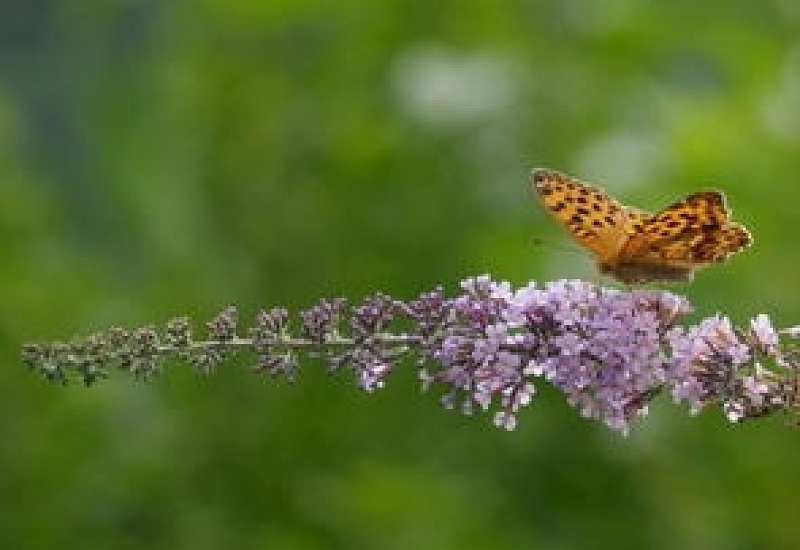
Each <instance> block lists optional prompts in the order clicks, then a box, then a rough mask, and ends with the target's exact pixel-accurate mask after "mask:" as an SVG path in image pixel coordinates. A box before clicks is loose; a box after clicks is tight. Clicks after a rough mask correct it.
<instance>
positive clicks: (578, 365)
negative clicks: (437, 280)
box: [23, 276, 800, 434]
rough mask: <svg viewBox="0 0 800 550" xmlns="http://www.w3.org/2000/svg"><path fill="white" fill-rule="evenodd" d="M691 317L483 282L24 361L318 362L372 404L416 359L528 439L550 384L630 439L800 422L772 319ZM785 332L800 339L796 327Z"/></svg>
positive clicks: (556, 287)
mask: <svg viewBox="0 0 800 550" xmlns="http://www.w3.org/2000/svg"><path fill="white" fill-rule="evenodd" d="M690 311H691V307H690V305H689V303H688V302H687V300H686V299H685V298H683V297H681V296H678V295H675V294H672V293H669V292H664V291H654V290H632V291H622V290H617V289H612V288H605V287H601V286H598V285H594V284H591V283H587V282H583V281H570V280H565V281H554V282H549V283H546V284H543V285H539V284H536V283H529V284H528V285H527V286H524V287H521V288H518V289H513V288H512V287H511V285H510V284H508V283H505V282H497V281H494V280H492V279H490V278H489V277H488V276H481V277H475V278H471V279H467V280H465V281H463V282H462V283H461V291H460V293H459V294H458V295H456V296H455V297H451V298H448V297H447V296H446V295H445V292H444V290H443V289H442V288H441V287H437V288H435V289H434V290H432V291H430V292H426V293H423V294H421V295H420V296H419V297H418V298H416V299H414V300H410V301H408V302H403V301H399V300H395V299H393V298H391V297H389V296H387V295H385V294H382V293H376V294H374V295H372V296H370V297H368V298H366V299H365V300H364V301H362V302H361V303H360V304H357V305H352V306H351V305H348V304H347V303H346V301H345V300H344V299H341V298H337V299H323V300H320V301H319V302H318V303H317V304H316V305H314V306H312V307H310V308H308V309H306V310H304V311H301V312H300V313H299V315H297V316H292V315H290V314H289V312H288V311H287V310H286V309H283V308H280V307H278V308H273V309H269V310H262V311H261V312H260V313H259V314H258V315H257V316H256V320H255V323H254V325H253V326H252V327H251V328H249V329H248V331H247V337H246V338H242V337H239V335H238V313H237V310H236V308H235V307H229V308H226V309H225V310H223V311H222V312H221V313H220V314H219V315H217V316H216V317H215V318H214V319H213V320H212V321H211V322H210V323H208V324H207V325H206V328H207V335H208V339H207V340H205V341H196V340H195V339H194V337H193V334H192V331H191V325H190V322H189V320H188V318H185V317H180V318H176V319H173V320H172V321H170V322H169V323H167V325H166V330H165V331H164V335H163V340H162V339H161V338H162V337H161V336H160V335H159V332H158V331H157V330H156V329H155V327H144V328H142V329H136V330H133V331H127V330H124V329H111V330H108V331H106V332H103V333H98V334H96V335H92V336H90V337H88V338H85V339H83V340H77V341H75V342H68V343H64V342H55V343H49V344H30V345H28V346H26V347H25V349H24V350H23V360H24V361H25V363H26V364H28V365H29V366H30V367H31V368H32V369H34V370H36V371H37V372H39V373H40V374H42V375H43V376H45V377H46V378H48V379H50V380H53V381H58V382H66V381H67V380H68V378H69V376H70V374H77V375H78V376H80V377H81V379H82V380H83V381H84V382H85V383H86V384H93V383H94V382H96V381H97V380H100V379H102V378H105V377H106V376H107V374H108V370H107V367H108V366H109V365H117V366H118V367H119V368H121V369H123V370H126V371H128V372H132V373H133V374H135V375H137V376H142V377H149V376H150V375H152V374H156V373H158V372H160V370H161V368H162V360H163V358H164V357H166V356H169V355H173V356H175V355H176V356H177V357H178V358H180V359H182V360H183V361H185V362H188V363H189V364H191V365H193V366H194V367H195V368H196V369H197V370H198V372H201V373H204V374H210V373H211V372H213V370H214V367H216V365H218V364H220V363H221V362H222V361H225V360H228V359H230V358H232V357H234V356H235V355H236V354H237V352H238V351H241V350H249V351H251V352H252V353H254V354H255V355H256V358H257V364H256V365H255V367H254V370H257V371H259V372H263V373H266V374H269V375H272V376H274V377H283V378H285V379H287V380H289V381H293V380H294V379H295V378H296V376H297V372H298V368H299V365H300V360H301V359H302V358H303V357H316V358H319V359H321V360H322V361H324V362H325V363H326V364H327V366H328V370H329V372H332V373H333V372H338V371H341V370H343V369H347V370H348V371H349V372H351V373H352V374H353V377H354V380H355V383H356V385H357V386H358V387H359V388H360V389H362V390H364V391H367V392H373V391H376V390H378V389H380V388H383V387H384V386H385V384H386V381H387V380H388V378H389V376H390V375H391V374H392V373H393V372H394V371H395V369H396V368H397V366H398V365H399V364H400V363H401V361H402V360H403V359H404V358H406V357H409V356H411V357H415V358H416V362H417V365H418V368H419V376H420V379H421V381H422V384H423V388H424V389H427V388H435V389H438V390H440V391H442V393H443V397H442V403H443V404H444V405H445V406H447V407H450V408H455V407H458V408H459V410H461V411H462V412H463V413H464V414H472V413H474V412H475V411H478V410H490V411H492V412H493V416H494V423H495V425H497V426H498V427H502V428H505V429H513V428H514V427H515V426H516V422H517V415H518V413H519V411H520V409H522V408H523V407H525V406H527V405H529V404H530V403H531V402H532V400H533V397H534V396H535V394H536V386H535V384H536V383H539V382H542V381H544V382H547V383H549V384H551V385H552V386H555V387H556V388H558V389H560V390H561V391H562V392H563V393H564V395H565V396H566V399H567V401H568V402H569V403H570V404H571V405H572V406H573V407H575V408H576V409H577V410H578V411H579V413H580V414H581V415H582V416H584V417H586V418H590V419H594V420H598V421H600V422H603V423H604V424H605V425H606V426H608V427H609V428H611V429H613V430H616V431H618V432H620V433H623V434H625V433H627V432H628V431H629V430H630V428H631V425H632V422H633V421H634V420H635V419H636V418H637V417H640V416H643V415H646V414H647V410H648V405H649V403H650V401H652V399H653V398H654V397H655V396H656V395H657V394H659V393H661V392H664V393H668V394H671V395H672V397H673V399H674V400H676V401H677V402H680V403H685V404H687V405H688V406H689V407H690V410H691V411H692V412H693V413H696V412H699V411H700V410H702V409H704V408H706V407H708V406H709V405H714V406H717V407H719V408H721V409H722V410H723V412H724V413H725V415H726V417H727V419H728V420H729V421H731V422H739V421H742V420H746V419H750V418H755V417H758V416H762V415H765V414H768V413H771V412H772V411H776V410H784V411H785V410H789V411H794V412H797V411H798V410H800V400H799V399H798V380H800V370H799V368H800V367H799V365H800V354H798V353H797V352H796V351H795V350H793V349H792V348H791V347H788V346H785V345H784V346H782V345H781V342H780V339H779V333H778V331H776V330H775V328H774V327H773V325H772V322H771V321H770V319H769V317H767V316H766V315H759V316H757V317H755V318H754V319H752V320H751V321H750V323H749V325H748V326H747V327H746V328H743V329H739V328H736V327H735V326H734V324H733V323H732V322H731V321H730V319H728V318H727V317H723V316H719V315H718V316H715V317H711V318H708V319H705V320H702V321H700V322H699V323H698V324H697V325H695V326H689V327H685V326H680V325H678V322H679V321H680V320H681V319H682V317H683V316H684V315H686V314H687V313H689V312H690ZM293 331H294V333H293ZM783 332H784V333H785V334H787V335H788V336H790V337H792V338H795V337H800V328H797V327H795V328H793V329H788V330H787V331H783Z"/></svg>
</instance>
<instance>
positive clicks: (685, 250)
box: [620, 191, 752, 269]
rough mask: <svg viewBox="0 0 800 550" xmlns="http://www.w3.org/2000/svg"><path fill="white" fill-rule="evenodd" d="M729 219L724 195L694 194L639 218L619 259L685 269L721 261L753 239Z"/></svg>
mask: <svg viewBox="0 0 800 550" xmlns="http://www.w3.org/2000/svg"><path fill="white" fill-rule="evenodd" d="M729 220H730V211H729V210H728V208H727V206H726V203H725V195H723V194H722V193H720V192H719V191H702V192H699V193H693V194H691V195H689V196H687V197H686V198H684V199H682V200H680V201H678V202H676V203H675V204H672V205H670V206H668V207H667V208H665V209H663V210H661V211H660V212H657V213H656V214H653V215H652V216H649V217H645V218H644V219H643V220H641V229H642V230H641V231H640V232H639V233H637V234H636V235H634V236H632V238H631V239H630V241H629V242H628V243H626V246H625V249H624V250H623V251H622V253H621V260H620V261H621V262H622V263H626V264H636V265H653V266H657V265H663V266H669V267H674V268H687V269H689V268H698V267H703V266H705V265H708V264H711V263H715V262H721V261H724V260H726V259H727V258H728V257H730V256H731V255H733V254H735V253H737V252H739V251H740V250H742V249H743V248H745V247H747V246H748V245H749V244H750V242H751V241H752V238H751V236H750V233H749V232H748V231H747V229H746V228H745V227H744V226H742V225H740V224H737V223H733V222H731V221H729Z"/></svg>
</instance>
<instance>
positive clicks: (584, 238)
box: [532, 169, 753, 284]
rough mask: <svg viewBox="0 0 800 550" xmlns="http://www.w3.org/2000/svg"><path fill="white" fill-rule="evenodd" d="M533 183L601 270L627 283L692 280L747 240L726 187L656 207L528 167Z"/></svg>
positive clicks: (736, 250) (542, 197)
mask: <svg viewBox="0 0 800 550" xmlns="http://www.w3.org/2000/svg"><path fill="white" fill-rule="evenodd" d="M532 181H533V187H534V189H536V191H537V192H538V194H539V198H540V199H541V201H542V203H543V204H544V205H545V207H547V209H548V210H549V211H550V213H551V214H553V216H555V218H556V220H558V221H559V222H560V223H561V224H562V225H563V226H564V227H565V228H566V229H567V230H568V231H569V232H570V234H571V235H572V236H573V237H574V238H575V239H577V241H578V242H579V243H580V244H581V245H583V246H584V247H586V248H587V249H589V251H590V252H591V253H592V254H593V255H594V256H595V258H596V259H597V265H598V268H599V269H600V272H601V273H603V274H606V275H610V276H612V277H614V278H615V279H617V280H618V281H620V282H623V283H626V284H643V283H649V282H653V281H691V280H692V278H693V277H694V272H695V270H697V269H701V268H704V267H708V266H710V265H711V264H714V263H719V262H724V261H725V260H727V259H728V258H729V257H730V256H732V255H734V254H736V253H737V252H740V251H741V250H742V249H744V248H746V247H747V246H748V245H750V243H751V242H752V240H753V239H752V237H751V236H750V233H749V232H748V231H747V229H746V228H745V227H744V226H743V225H740V224H738V223H735V222H732V221H730V211H729V210H728V207H727V206H726V204H725V195H723V194H722V193H721V192H720V191H700V192H698V193H693V194H691V195H689V196H687V197H686V198H684V199H683V200H680V201H678V202H676V203H675V204H673V205H671V206H668V207H666V208H665V209H663V210H661V211H660V212H657V213H655V214H650V213H647V212H644V211H642V210H638V209H635V208H631V207H629V206H624V205H622V204H620V203H619V202H617V201H616V200H614V198H612V197H611V196H609V195H608V194H607V193H606V192H604V191H603V190H602V189H599V188H597V187H593V186H591V185H587V184H585V183H583V182H581V181H578V180H576V179H574V178H570V177H569V176H566V175H564V174H562V173H560V172H556V171H554V170H545V169H536V170H534V171H533V178H532Z"/></svg>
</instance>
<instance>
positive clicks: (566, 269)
mask: <svg viewBox="0 0 800 550" xmlns="http://www.w3.org/2000/svg"><path fill="white" fill-rule="evenodd" d="M534 166H547V167H551V168H557V169H561V170H564V171H567V172H569V173H572V174H576V175H579V176H580V177H582V178H585V179H588V180H591V181H595V182H598V183H600V184H602V185H603V186H604V187H606V188H607V189H608V190H609V191H611V192H612V193H614V194H615V195H617V196H619V197H620V198H621V199H623V200H624V201H625V202H628V203H630V204H635V205H637V206H640V207H643V208H650V209H653V208H657V207H659V206H663V205H665V204H667V203H668V202H669V201H671V200H673V199H675V198H676V197H678V196H679V195H681V194H682V193H687V192H691V191H693V190H696V189H698V188H699V187H708V186H718V187H720V188H722V189H724V190H725V191H726V192H727V194H728V196H729V201H730V203H731V204H732V205H733V207H734V210H735V211H736V217H737V219H739V220H742V221H743V222H745V223H746V224H747V225H748V226H750V227H751V228H752V230H753V233H754V234H755V240H756V244H755V246H754V247H753V248H752V249H751V250H749V251H747V252H746V253H743V254H741V255H740V256H738V257H736V258H735V259H733V260H732V261H731V262H729V263H728V264H727V265H725V266H724V267H720V268H714V269H710V270H708V271H706V272H703V273H702V274H700V275H699V277H698V278H697V280H696V282H695V283H694V284H692V285H691V286H686V287H681V288H680V289H679V290H680V291H681V292H685V293H686V294H687V295H688V296H689V297H690V298H691V299H692V301H693V302H694V303H695V305H696V308H697V315H698V316H699V315H703V316H707V315H712V314H714V313H715V312H717V311H721V312H725V313H727V314H729V315H731V316H732V317H733V318H734V319H735V320H737V321H740V322H741V321H744V320H746V319H747V318H748V317H749V316H752V315H754V314H756V313H760V312H767V313H770V314H771V315H773V316H774V318H775V320H776V323H777V324H779V325H782V326H785V325H789V324H794V323H797V322H798V319H800V296H799V295H798V293H797V284H796V283H797V280H798V277H799V276H800V261H798V258H800V257H799V256H798V254H797V252H798V246H800V245H799V244H798V240H797V235H798V204H800V185H798V181H797V175H798V174H800V3H798V2H796V1H795V0H765V1H761V2H750V1H745V0H710V1H706V2H694V1H688V0H675V1H671V2H651V1H634V0H612V1H608V2H601V1H577V0H540V1H506V0H503V1H488V0H476V1H472V2H454V1H444V2H436V3H431V2H423V1H419V0H379V1H378V0H371V1H368V2H367V1H359V0H352V1H349V2H325V1H322V0H201V1H197V2H181V1H178V0H137V1H125V0H112V1H108V2H93V1H89V0H83V1H81V0H76V1H72V2H57V1H53V0H16V1H10V0H6V1H5V2H2V4H0V213H1V215H0V238H1V239H2V240H1V241H0V242H2V245H1V246H0V358H2V371H0V373H1V374H0V376H2V380H0V427H2V432H0V433H1V437H0V548H8V549H18V548H20V549H50V548H84V549H94V548H103V549H106V548H115V549H123V550H124V549H139V548H147V549H149V550H156V549H160V548H165V549H166V548H169V549H183V548H187V549H192V550H201V549H217V548H239V549H249V548H276V549H317V548H342V549H344V548H387V549H401V548H415V549H447V548H459V549H473V548H475V549H493V548H559V549H574V548H575V549H576V548H595V549H597V548H614V549H625V548H661V549H673V548H689V549H694V548H697V549H706V550H714V549H750V548H753V549H763V548H787V549H788V548H797V547H798V545H799V544H800V540H798V537H797V518H798V514H800V498H799V497H798V491H797V486H798V472H799V471H800V469H799V468H800V467H799V466H798V464H800V442H799V441H800V440H799V439H798V438H800V432H798V431H796V430H795V429H792V428H789V427H787V426H786V424H785V419H783V418H774V419H768V420H765V421H763V422H757V423H753V424H749V425H744V426H735V427H732V426H729V425H728V424H727V423H726V422H725V421H724V420H723V419H722V417H721V415H720V414H718V413H715V412H712V411H709V412H707V413H704V414H702V415H700V416H699V417H696V418H691V417H689V416H688V415H687V413H686V411H685V410H682V409H678V408H676V407H674V406H673V405H672V404H671V403H669V402H668V400H667V399H662V400H660V401H659V402H658V404H657V405H656V406H655V407H654V409H653V410H652V412H651V416H650V417H649V418H648V419H646V420H645V421H643V422H641V423H640V424H639V425H638V427H637V429H635V430H634V432H633V433H632V434H631V436H630V437H628V438H627V439H624V438H622V437H620V436H619V435H617V434H615V433H611V432H609V431H608V430H606V429H605V428H603V427H602V426H600V425H595V424H592V423H588V422H586V421H583V420H581V419H580V418H578V415H577V413H576V412H575V411H573V410H571V409H570V408H569V407H568V406H567V405H566V404H565V403H564V402H563V400H562V399H561V397H560V395H558V394H557V393H556V392H554V391H551V390H548V389H547V388H545V387H540V390H541V394H540V395H539V396H538V398H537V399H536V400H535V402H534V404H533V405H532V406H531V407H530V408H529V409H527V410H526V411H524V412H523V413H522V414H521V415H520V419H519V420H520V422H519V428H518V429H517V430H516V431H515V432H511V433H507V432H503V431H501V430H497V429H495V428H493V427H492V426H491V419H490V417H488V416H482V417H477V418H464V417H462V416H460V415H458V414H457V413H455V412H452V411H446V410H444V409H442V408H441V407H440V406H439V404H438V402H437V396H435V395H430V394H425V395H421V394H420V393H419V387H418V382H417V380H416V379H415V374H414V372H413V369H412V368H411V366H410V365H408V367H409V368H407V369H405V370H403V371H402V372H398V373H397V374H396V375H395V376H394V377H393V378H392V379H391V383H390V384H388V386H387V387H386V388H385V389H384V390H382V391H380V392H379V393H376V394H373V395H364V394H362V393H360V392H359V391H358V390H357V389H356V388H355V387H354V384H353V382H352V380H349V379H348V378H347V377H346V376H339V377H334V378H331V377H329V376H327V375H326V374H324V373H323V372H321V369H320V368H319V366H318V365H314V364H309V365H308V366H307V367H308V368H307V369H306V370H305V371H304V372H303V374H302V375H301V378H300V380H299V382H298V384H297V385H296V386H294V387H289V386H286V385H285V384H282V383H269V382H264V381H262V380H261V379H259V378H257V377H255V376H253V375H252V374H250V373H248V372H247V371H246V369H245V365H244V364H243V363H240V364H237V365H232V366H229V367H227V368H223V369H222V370H221V371H220V372H218V373H216V374H215V375H214V376H213V377H211V378H207V379H204V378H200V377H197V376H195V375H194V374H192V373H191V372H190V370H189V369H188V368H186V367H181V366H178V365H175V366H174V368H171V369H169V370H168V371H167V372H165V373H164V375H163V376H161V377H160V378H158V379H156V380H155V381H153V382H152V383H148V384H144V383H140V382H136V381H135V380H133V379H131V378H130V377H128V376H125V375H123V374H122V373H115V374H114V376H112V378H111V380H109V381H107V382H104V383H102V384H100V385H99V386H97V387H94V388H89V389H85V388H83V387H81V386H80V385H79V384H76V385H72V386H70V387H68V388H66V389H65V388H59V387H53V386H49V385H47V384H46V383H45V382H44V381H42V380H40V379H39V378H37V377H35V376H33V375H32V374H31V373H29V372H27V371H26V370H25V368H24V367H23V366H22V364H21V362H20V360H19V347H20V345H21V344H22V343H23V342H24V341H26V340H31V339H60V338H69V337H72V336H76V335H81V334H86V333H88V332H92V331H95V330H98V329H102V328H104V327H106V326H108V325H112V324H121V325H126V326H137V325H142V324H146V323H150V322H163V321H165V320H166V319H168V318H169V317H171V316H174V315H179V314H189V315H192V316H193V318H195V319H196V320H197V322H198V323H202V322H204V321H205V320H206V319H207V318H208V317H209V316H210V315H212V314H213V313H215V312H216V311H218V310H219V309H221V308H222V307H224V306H225V305H227V304H230V303H236V304H238V305H239V306H240V308H241V311H242V315H243V316H244V317H245V318H247V317H250V316H252V315H253V314H254V313H255V311H256V310H257V309H258V307H260V306H264V305H273V304H284V305H286V306H289V307H292V308H298V307H304V306H308V305H310V304H311V303H312V302H313V301H314V300H315V299H317V298H320V297H323V296H335V295H344V296H347V297H349V298H352V299H358V298H360V297H362V296H364V295H365V294H367V293H370V292H373V291H376V290H381V291H384V292H388V293H391V294H392V295H395V296H397V297H399V298H410V297H412V296H414V295H416V294H417V293H418V292H420V291H423V290H427V289H430V288H431V287H433V286H435V285H436V284H444V285H445V287H446V288H448V289H450V290H451V291H452V290H454V289H455V288H457V283H458V281H459V280H460V279H462V278H464V277H467V276H470V275H476V274H481V273H490V274H492V275H493V276H495V277H497V278H500V279H506V280H509V281H511V282H512V283H514V284H521V283H524V282H526V281H528V280H530V279H552V278H562V277H583V278H589V279H592V280H597V279H598V277H597V275H596V274H595V273H594V270H593V268H592V265H591V262H590V261H589V260H588V258H587V257H586V255H585V254H583V253H582V252H581V251H579V250H578V249H577V248H576V247H575V246H574V245H572V244H571V242H570V241H568V239H567V238H566V236H565V235H564V234H563V232H562V231H561V230H560V229H559V228H558V227H556V226H555V225H554V224H553V223H552V221H551V220H550V219H549V218H547V217H546V215H545V213H543V212H542V211H541V209H540V208H539V207H538V206H537V205H536V204H535V202H534V201H533V198H532V196H531V193H530V190H529V188H528V183H527V178H528V173H529V170H530V168H532V167H534Z"/></svg>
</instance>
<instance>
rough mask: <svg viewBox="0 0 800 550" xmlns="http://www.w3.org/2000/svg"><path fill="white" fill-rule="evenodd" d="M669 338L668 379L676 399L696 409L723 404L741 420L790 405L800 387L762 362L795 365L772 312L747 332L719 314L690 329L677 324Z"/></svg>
mask: <svg viewBox="0 0 800 550" xmlns="http://www.w3.org/2000/svg"><path fill="white" fill-rule="evenodd" d="M667 339H668V341H669V343H670V345H671V347H672V361H671V363H670V369H669V372H668V377H667V382H668V383H669V386H670V387H671V390H672V396H673V398H674V399H675V400H676V401H684V402H686V403H688V404H689V405H690V407H691V410H692V412H693V413H697V412H699V411H700V410H701V409H703V408H704V407H706V406H707V405H709V404H712V403H719V404H721V406H722V409H723V411H724V412H725V415H726V416H727V418H728V420H729V421H731V422H738V421H740V420H742V419H745V418H752V417H754V416H759V415H760V414H763V413H766V412H768V411H769V410H770V408H772V407H782V406H784V405H789V403H788V402H787V398H791V397H792V396H793V394H794V392H795V390H796V388H787V387H785V381H784V379H783V378H782V377H780V376H779V375H778V374H776V373H775V372H774V371H773V370H770V369H767V368H765V367H764V366H763V364H762V361H765V360H766V361H771V362H772V363H774V364H775V365H777V366H779V367H782V368H784V369H792V368H793V365H792V364H790V362H788V361H787V360H786V358H784V357H783V354H782V353H781V351H780V348H779V346H778V333H777V331H776V330H775V328H774V327H773V326H772V322H771V321H770V319H769V317H768V316H767V315H764V314H761V315H758V316H756V317H755V318H754V319H752V320H751V321H750V327H749V330H748V331H746V332H743V331H740V330H737V329H736V328H735V327H734V326H733V324H732V323H731V321H730V319H728V318H727V317H722V316H719V315H717V316H715V317H711V318H709V319H705V320H703V321H702V322H700V324H698V325H696V326H694V327H691V328H689V329H684V328H681V327H676V328H674V329H673V330H671V331H670V332H669V334H668V335H667ZM787 390H789V391H787Z"/></svg>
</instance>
